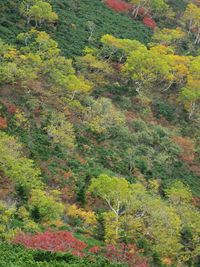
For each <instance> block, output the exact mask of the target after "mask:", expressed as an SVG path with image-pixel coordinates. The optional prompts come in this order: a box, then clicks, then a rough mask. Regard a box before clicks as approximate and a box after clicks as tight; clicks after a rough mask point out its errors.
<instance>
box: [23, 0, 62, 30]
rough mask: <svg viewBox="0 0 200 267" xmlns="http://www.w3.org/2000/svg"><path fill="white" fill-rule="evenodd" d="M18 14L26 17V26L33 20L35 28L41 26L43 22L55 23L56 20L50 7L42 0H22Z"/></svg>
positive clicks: (55, 15)
mask: <svg viewBox="0 0 200 267" xmlns="http://www.w3.org/2000/svg"><path fill="white" fill-rule="evenodd" d="M20 12H21V14H22V15H23V16H25V17H26V19H27V24H28V25H29V24H30V22H31V21H32V20H34V21H35V26H36V27H38V26H41V24H42V23H43V22H45V21H47V22H55V21H56V20H57V19H58V15H57V14H56V13H55V12H53V10H52V6H51V5H50V4H49V3H48V2H46V1H43V0H24V1H23V2H22V4H21V5H20Z"/></svg>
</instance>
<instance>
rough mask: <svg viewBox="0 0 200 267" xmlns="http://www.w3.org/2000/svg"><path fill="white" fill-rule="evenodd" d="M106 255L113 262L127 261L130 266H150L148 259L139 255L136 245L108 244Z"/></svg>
mask: <svg viewBox="0 0 200 267" xmlns="http://www.w3.org/2000/svg"><path fill="white" fill-rule="evenodd" d="M105 256H106V257H107V258H108V259H109V260H110V261H112V262H121V263H127V264H128V265H129V266H130V267H148V266H149V265H148V263H147V260H146V259H145V258H142V257H140V256H139V255H138V252H137V249H136V247H135V246H134V245H131V244H129V245H126V244H120V246H119V247H116V246H113V245H109V246H107V249H106V253H105Z"/></svg>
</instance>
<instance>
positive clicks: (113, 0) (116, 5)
mask: <svg viewBox="0 0 200 267" xmlns="http://www.w3.org/2000/svg"><path fill="white" fill-rule="evenodd" d="M105 4H106V5H107V6H108V7H109V8H111V9H113V10H115V11H117V12H129V11H131V10H132V9H133V6H132V5H131V4H128V3H126V2H124V1H122V0H106V1H105Z"/></svg>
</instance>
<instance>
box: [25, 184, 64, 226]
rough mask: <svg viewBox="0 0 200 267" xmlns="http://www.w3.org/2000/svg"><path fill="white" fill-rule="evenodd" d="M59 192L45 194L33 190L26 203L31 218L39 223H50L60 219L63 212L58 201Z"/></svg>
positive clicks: (41, 191) (61, 205)
mask: <svg viewBox="0 0 200 267" xmlns="http://www.w3.org/2000/svg"><path fill="white" fill-rule="evenodd" d="M59 194H60V193H59V191H58V190H53V191H51V192H45V191H44V190H41V189H34V190H32V191H31V195H30V198H29V201H28V207H29V210H30V212H31V214H32V217H33V218H34V219H35V220H36V221H38V222H41V223H47V222H48V223H50V222H51V221H54V220H58V219H60V217H61V215H62V214H63V211H64V206H63V204H62V203H61V202H60V201H59Z"/></svg>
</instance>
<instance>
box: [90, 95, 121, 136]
mask: <svg viewBox="0 0 200 267" xmlns="http://www.w3.org/2000/svg"><path fill="white" fill-rule="evenodd" d="M85 123H86V125H88V126H89V128H90V129H91V131H92V132H94V133H97V134H107V135H109V134H110V131H111V130H112V129H113V128H118V127H120V126H122V125H125V117H124V114H123V113H121V112H120V111H118V110H117V109H116V108H115V106H114V105H113V104H112V102H111V101H110V100H109V99H106V98H103V97H102V98H99V99H98V100H93V99H92V98H90V99H89V101H88V107H87V108H86V109H85Z"/></svg>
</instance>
